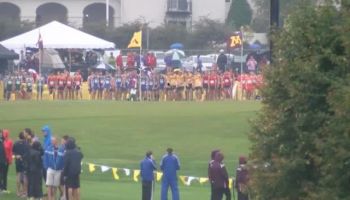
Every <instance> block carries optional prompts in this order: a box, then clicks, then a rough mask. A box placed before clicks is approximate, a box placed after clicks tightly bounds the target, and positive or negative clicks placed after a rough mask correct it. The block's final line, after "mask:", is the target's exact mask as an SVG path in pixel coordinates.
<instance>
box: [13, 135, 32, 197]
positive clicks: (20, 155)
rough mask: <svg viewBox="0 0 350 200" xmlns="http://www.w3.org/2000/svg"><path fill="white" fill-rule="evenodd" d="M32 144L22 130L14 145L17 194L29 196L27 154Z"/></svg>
mask: <svg viewBox="0 0 350 200" xmlns="http://www.w3.org/2000/svg"><path fill="white" fill-rule="evenodd" d="M29 148H30V146H29V145H28V143H27V142H26V140H25V137H24V133H23V132H20V133H19V135H18V140H17V141H16V142H15V144H14V145H13V149H12V151H13V154H14V156H15V164H16V186H17V196H18V197H26V196H27V177H26V172H25V162H24V159H25V156H26V155H27V154H28V152H29Z"/></svg>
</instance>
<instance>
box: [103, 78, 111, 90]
mask: <svg viewBox="0 0 350 200" xmlns="http://www.w3.org/2000/svg"><path fill="white" fill-rule="evenodd" d="M104 82H105V83H104V88H105V89H111V86H112V85H111V78H110V77H109V76H107V77H105V81H104Z"/></svg>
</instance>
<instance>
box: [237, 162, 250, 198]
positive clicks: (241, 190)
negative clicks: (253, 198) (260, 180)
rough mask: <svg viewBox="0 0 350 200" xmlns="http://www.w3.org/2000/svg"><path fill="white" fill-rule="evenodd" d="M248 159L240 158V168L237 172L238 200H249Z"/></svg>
mask: <svg viewBox="0 0 350 200" xmlns="http://www.w3.org/2000/svg"><path fill="white" fill-rule="evenodd" d="M246 164H247V159H246V158H245V157H243V156H241V157H239V166H238V168H237V170H236V183H235V186H236V190H237V197H238V200H249V197H248V192H247V184H248V180H249V178H248V169H247V167H246Z"/></svg>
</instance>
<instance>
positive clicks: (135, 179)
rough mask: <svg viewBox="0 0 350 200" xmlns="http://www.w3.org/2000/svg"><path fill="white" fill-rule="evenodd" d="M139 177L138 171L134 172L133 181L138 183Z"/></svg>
mask: <svg viewBox="0 0 350 200" xmlns="http://www.w3.org/2000/svg"><path fill="white" fill-rule="evenodd" d="M139 176H140V170H134V181H135V182H138V181H139V178H138V177H139Z"/></svg>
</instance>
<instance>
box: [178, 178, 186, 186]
mask: <svg viewBox="0 0 350 200" xmlns="http://www.w3.org/2000/svg"><path fill="white" fill-rule="evenodd" d="M179 178H180V180H181V182H182V183H183V184H184V185H186V179H187V176H179Z"/></svg>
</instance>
